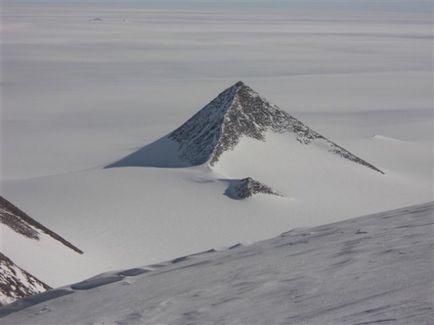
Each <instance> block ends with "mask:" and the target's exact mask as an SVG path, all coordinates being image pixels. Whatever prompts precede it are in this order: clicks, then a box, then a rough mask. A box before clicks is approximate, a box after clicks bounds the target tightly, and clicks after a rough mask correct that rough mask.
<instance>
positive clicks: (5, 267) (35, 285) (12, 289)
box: [0, 253, 50, 306]
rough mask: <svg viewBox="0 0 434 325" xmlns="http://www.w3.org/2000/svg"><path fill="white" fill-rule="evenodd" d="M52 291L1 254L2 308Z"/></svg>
mask: <svg viewBox="0 0 434 325" xmlns="http://www.w3.org/2000/svg"><path fill="white" fill-rule="evenodd" d="M48 289H50V287H49V286H48V285H46V284H45V283H43V282H42V281H41V280H39V279H37V278H35V277H34V276H33V275H31V274H29V273H27V272H26V271H24V270H23V269H22V268H20V267H19V266H17V265H16V264H15V263H14V262H13V261H11V260H10V259H9V258H7V257H6V256H5V255H3V254H2V253H0V306H1V305H6V304H9V303H11V302H13V301H15V300H17V299H20V298H24V297H26V296H31V295H35V294H38V293H41V292H44V291H46V290H48Z"/></svg>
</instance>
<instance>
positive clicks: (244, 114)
mask: <svg viewBox="0 0 434 325" xmlns="http://www.w3.org/2000/svg"><path fill="white" fill-rule="evenodd" d="M267 131H271V132H275V133H289V134H293V135H295V137H296V139H297V141H298V142H300V143H301V144H304V145H308V144H310V143H313V142H322V143H323V144H325V145H326V146H327V148H328V151H329V152H331V153H334V154H337V155H339V156H341V157H342V158H345V159H348V160H351V161H353V162H355V163H357V164H360V165H363V166H365V167H368V168H370V169H372V170H375V171H377V172H379V173H382V174H384V173H383V171H381V170H380V169H378V168H377V167H375V166H373V165H372V164H370V163H368V162H366V161H365V160H363V159H361V158H359V157H357V156H355V155H353V154H352V153H350V152H349V151H347V150H346V149H344V148H342V147H341V146H339V145H337V144H336V143H334V142H332V141H330V140H329V139H327V138H325V137H324V136H322V135H320V134H319V133H317V132H315V131H314V130H312V129H311V128H309V127H307V126H306V125H305V124H303V123H302V122H301V121H299V120H298V119H296V118H295V117H293V116H291V115H290V114H289V113H287V112H285V111H283V110H281V109H280V108H279V107H277V106H276V105H274V104H271V103H269V102H268V101H267V100H266V99H264V98H262V97H261V96H259V94H258V93H256V92H255V91H254V90H253V89H251V88H250V87H249V86H247V85H245V84H244V83H243V82H241V81H239V82H237V83H236V84H234V85H233V86H231V87H229V88H227V89H226V90H224V91H223V92H222V93H220V94H219V95H218V96H217V97H216V98H215V99H213V100H212V101H211V102H210V103H209V104H208V105H206V106H205V107H204V108H203V109H201V110H200V111H199V112H197V113H196V114H195V115H194V116H193V117H191V118H190V119H189V120H188V121H187V122H185V123H184V124H183V125H181V127H179V128H178V129H176V130H175V131H173V132H172V133H170V134H169V138H170V139H172V140H175V141H176V142H177V143H178V144H179V157H180V158H181V159H182V160H184V161H188V162H189V163H191V164H192V165H200V164H204V163H206V162H209V164H210V166H213V165H215V164H216V163H217V162H218V161H219V159H220V157H221V156H222V154H223V153H224V152H226V151H229V150H233V149H234V148H235V147H236V145H237V144H238V143H239V141H240V139H241V138H242V137H244V136H246V137H250V138H254V139H256V140H259V141H266V139H265V132H267Z"/></svg>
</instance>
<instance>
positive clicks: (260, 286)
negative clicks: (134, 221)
mask: <svg viewBox="0 0 434 325" xmlns="http://www.w3.org/2000/svg"><path fill="white" fill-rule="evenodd" d="M433 211H434V210H433V204H432V203H427V204H420V205H417V206H412V207H407V208H403V209H399V210H393V211H386V212H382V213H378V214H375V215H371V216H365V217H361V218H355V219H349V220H345V221H342V222H338V223H333V224H328V225H324V226H319V227H314V228H304V229H294V230H292V231H289V232H286V233H283V234H281V235H280V236H278V237H275V238H273V239H269V240H265V241H262V242H257V243H255V244H252V245H249V246H240V245H235V246H233V247H232V249H229V250H224V251H217V252H216V251H213V250H210V251H208V252H204V253H203V254H196V255H190V256H184V257H182V258H178V259H175V260H172V261H168V262H164V263H160V264H156V265H152V266H147V267H137V268H134V269H128V270H124V271H115V272H108V273H105V274H101V275H99V276H96V277H93V278H91V279H88V280H86V281H82V282H80V283H76V284H74V285H72V286H70V287H63V288H59V289H54V290H50V291H48V292H46V293H42V294H40V295H37V296H34V297H28V298H24V299H22V300H20V301H17V302H16V303H13V304H11V305H8V306H6V307H3V308H1V309H0V317H4V318H2V319H1V320H0V323H1V324H8V325H12V324H19V325H26V324H59V325H61V324H62V325H63V324H101V323H104V324H107V323H109V324H252V325H253V324H258V325H259V324H260V325H263V324H273V325H280V324H282V325H283V324H293V325H297V324H300V325H301V324H303V325H304V324H309V325H317V324H318V325H320V324H321V325H324V324H326V325H332V324H333V325H335V324H380V323H381V324H389V323H390V324H394V325H395V324H402V325H407V324H432V315H433V314H432V313H433V305H432V297H433V285H434V272H433V269H432V265H433V262H434V261H433V254H432V248H433V246H434V237H433V236H432V233H433V225H434V220H433ZM149 293H152V294H149ZM46 311H49V312H46Z"/></svg>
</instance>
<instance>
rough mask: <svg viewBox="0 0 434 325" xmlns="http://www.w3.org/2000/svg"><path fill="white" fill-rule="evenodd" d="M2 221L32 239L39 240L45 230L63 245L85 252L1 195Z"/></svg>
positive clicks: (0, 218) (0, 209)
mask: <svg viewBox="0 0 434 325" xmlns="http://www.w3.org/2000/svg"><path fill="white" fill-rule="evenodd" d="M0 222H1V223H3V224H4V225H6V226H8V227H10V228H11V229H12V230H14V231H15V232H17V233H19V234H20V235H23V236H25V237H28V238H30V239H35V240H39V236H40V233H41V232H43V233H45V234H47V235H48V236H51V237H52V238H53V239H55V240H57V241H59V242H61V243H62V244H63V245H65V246H67V247H69V248H71V249H72V250H74V251H76V252H77V253H79V254H82V253H83V252H82V251H81V250H80V249H78V248H77V247H75V246H74V245H72V244H71V243H70V242H68V241H67V240H66V239H64V238H62V237H61V236H59V235H58V234H56V233H55V232H53V231H51V230H50V229H48V228H46V227H45V226H43V225H42V224H40V223H39V222H37V221H36V220H35V219H33V218H31V217H29V216H28V215H27V214H26V213H25V212H23V211H22V210H20V209H18V208H17V207H16V206H15V205H13V204H12V203H11V202H9V201H8V200H6V199H5V198H3V197H2V196H0Z"/></svg>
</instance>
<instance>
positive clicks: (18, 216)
mask: <svg viewBox="0 0 434 325" xmlns="http://www.w3.org/2000/svg"><path fill="white" fill-rule="evenodd" d="M3 225H4V226H5V227H4V229H0V233H1V232H3V231H4V230H5V229H6V228H10V229H12V233H14V234H15V233H16V234H18V236H17V238H20V239H24V241H27V240H30V241H32V242H35V243H34V244H32V246H33V245H38V244H39V243H40V242H41V241H42V242H44V240H43V239H49V240H48V242H47V241H45V242H44V243H43V244H42V245H43V246H42V249H43V250H49V249H50V246H49V245H48V246H44V245H47V244H49V242H57V243H56V244H57V245H59V244H58V243H60V245H61V247H62V248H64V249H65V250H73V251H75V252H76V253H79V254H82V253H83V252H82V251H81V250H80V249H78V248H77V247H75V246H74V245H72V244H71V243H70V242H68V241H67V240H65V239H64V238H62V237H61V236H59V235H58V234H56V233H55V232H53V231H51V230H50V229H48V228H46V227H45V226H43V225H42V224H40V223H39V222H37V221H36V220H34V219H33V218H31V217H29V216H28V215H27V214H26V213H24V212H23V211H21V210H20V209H18V208H17V207H16V206H15V205H13V204H12V203H10V202H9V201H8V200H6V199H5V198H3V197H1V196H0V226H3ZM1 240H4V238H0V241H1ZM20 243H21V242H12V243H9V242H8V243H5V242H3V243H2V247H0V251H1V252H0V304H6V303H10V302H12V301H14V300H16V299H19V298H23V297H25V296H27V295H34V294H37V293H41V292H44V291H45V290H47V289H49V287H48V285H46V284H45V283H43V282H42V281H41V280H39V279H37V278H36V277H35V276H33V275H31V274H30V273H28V272H27V271H30V272H31V273H34V272H33V271H32V270H30V269H28V267H26V269H27V271H25V270H24V269H22V268H21V267H19V266H17V265H16V264H15V263H14V262H13V261H12V260H11V259H10V258H8V257H6V256H5V255H4V254H3V253H5V246H7V245H8V246H13V245H16V246H18V247H19V249H18V250H20V249H22V248H21V246H20ZM6 244H7V245H6ZM6 251H7V249H6ZM7 254H8V253H7ZM8 255H9V254H8ZM9 256H11V255H9ZM21 258H22V256H21ZM38 258H39V256H31V254H29V256H27V257H26V258H25V259H24V260H23V259H22V260H21V262H20V265H22V264H21V263H26V262H29V261H32V260H33V259H35V260H38ZM13 259H14V260H15V261H16V257H13ZM38 261H39V263H44V260H43V259H41V260H38ZM41 265H44V264H41ZM46 280H47V281H49V280H50V279H46Z"/></svg>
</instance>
